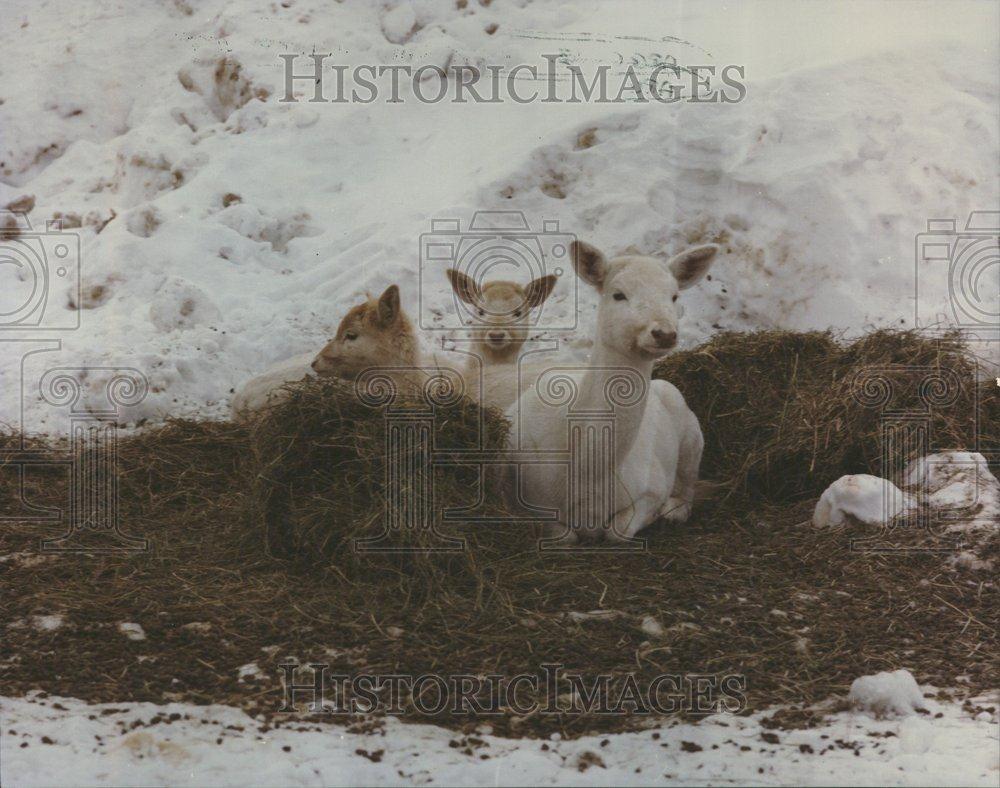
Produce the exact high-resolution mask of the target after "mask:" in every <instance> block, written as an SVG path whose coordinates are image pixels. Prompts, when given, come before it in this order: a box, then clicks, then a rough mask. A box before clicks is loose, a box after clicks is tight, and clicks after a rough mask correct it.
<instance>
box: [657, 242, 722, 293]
mask: <svg viewBox="0 0 1000 788" xmlns="http://www.w3.org/2000/svg"><path fill="white" fill-rule="evenodd" d="M718 251H719V247H718V246H716V245H715V244H705V245H704V246H692V247H691V248H690V249H685V250H684V251H683V252H681V253H680V254H677V255H674V256H673V257H671V258H670V260H669V261H668V262H667V266H668V267H669V268H670V272H671V273H672V274H673V275H674V279H676V280H677V285H678V286H679V287H680V289H681V290H684V289H685V288H688V287H691V285H693V284H697V283H698V281H699V280H700V279H701V278H702V277H703V276H704V275H705V274H706V273H708V269H709V268H711V267H712V262H713V261H714V260H715V254H716V252H718Z"/></svg>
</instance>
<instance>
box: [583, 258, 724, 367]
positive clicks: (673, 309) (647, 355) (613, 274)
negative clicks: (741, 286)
mask: <svg viewBox="0 0 1000 788" xmlns="http://www.w3.org/2000/svg"><path fill="white" fill-rule="evenodd" d="M717 251H718V247H716V246H715V245H713V244H709V245H707V246H699V247H694V248H692V249H688V250H686V251H684V252H681V253H680V254H678V255H676V256H675V257H673V258H671V259H670V260H669V261H668V262H667V263H664V262H663V261H661V260H660V259H659V258H656V257H648V256H644V255H627V256H624V257H618V258H615V259H614V260H611V261H608V260H606V259H605V258H604V255H603V254H601V253H600V252H599V251H598V250H597V249H595V248H594V247H592V246H590V245H589V244H584V243H579V242H577V243H575V244H574V246H573V252H574V265H575V266H576V270H577V274H578V275H579V276H580V277H581V278H582V279H584V280H585V281H586V282H588V283H590V284H591V285H593V286H594V287H595V288H596V289H597V291H598V293H599V294H600V298H601V301H600V307H599V309H598V313H597V339H598V341H599V342H600V343H601V344H602V345H604V346H605V347H608V348H610V349H612V350H614V351H616V352H617V353H620V354H622V355H625V356H633V357H636V358H638V359H643V360H647V361H649V360H655V359H658V358H661V357H663V356H665V355H666V354H667V353H669V352H670V351H671V350H672V349H673V348H674V347H675V346H676V345H677V329H678V321H679V320H680V316H681V311H680V309H679V307H678V304H677V300H678V296H679V294H680V291H681V290H683V289H685V288H687V287H691V286H692V285H693V284H695V283H696V282H697V281H698V280H700V279H701V277H702V276H704V275H705V273H706V272H707V271H708V269H709V267H710V266H711V264H712V260H713V259H714V257H715V254H716V252H717Z"/></svg>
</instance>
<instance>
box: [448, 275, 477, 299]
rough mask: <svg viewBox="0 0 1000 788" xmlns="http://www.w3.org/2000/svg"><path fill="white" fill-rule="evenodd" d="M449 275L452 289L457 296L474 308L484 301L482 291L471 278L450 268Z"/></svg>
mask: <svg viewBox="0 0 1000 788" xmlns="http://www.w3.org/2000/svg"><path fill="white" fill-rule="evenodd" d="M447 273H448V281H449V282H451V289H452V290H454V291H455V295H457V296H458V297H459V298H461V299H462V300H463V301H465V303H467V304H472V305H473V306H475V305H476V304H478V303H479V302H480V301H482V299H483V294H482V291H480V289H479V285H477V284H476V283H475V282H474V281H473V280H472V278H471V277H469V276H466V275H465V274H463V273H462V272H461V271H456V270H455V269H454V268H449V269H448V272H447Z"/></svg>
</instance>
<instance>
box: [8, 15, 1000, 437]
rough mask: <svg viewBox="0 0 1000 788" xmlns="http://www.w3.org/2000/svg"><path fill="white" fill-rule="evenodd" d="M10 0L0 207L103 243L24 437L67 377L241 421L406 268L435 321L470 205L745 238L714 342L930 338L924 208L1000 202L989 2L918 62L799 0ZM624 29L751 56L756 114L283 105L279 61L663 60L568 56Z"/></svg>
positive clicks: (568, 298)
mask: <svg viewBox="0 0 1000 788" xmlns="http://www.w3.org/2000/svg"><path fill="white" fill-rule="evenodd" d="M10 5H11V8H10V9H8V16H9V17H10V18H11V19H17V20H19V24H11V25H6V26H4V29H3V31H2V32H0V44H2V45H3V48H4V52H5V76H6V77H7V79H6V82H5V88H4V95H3V99H4V103H3V104H2V105H0V125H2V127H3V128H4V130H5V134H4V138H3V151H2V153H3V156H2V161H3V164H2V172H0V178H2V183H0V206H2V205H6V204H8V203H9V202H11V201H12V200H16V199H18V198H21V197H24V196H26V195H31V196H32V197H33V198H34V207H33V210H31V212H30V220H31V222H32V224H33V226H34V227H35V228H36V229H37V228H44V226H45V222H46V220H48V219H51V218H53V217H56V216H59V217H61V218H62V219H63V221H64V226H67V227H70V228H72V231H73V232H76V233H78V234H79V235H80V238H81V241H82V260H81V269H82V284H83V293H84V296H85V297H84V298H83V300H82V303H80V304H75V305H74V306H72V307H71V306H69V303H70V300H71V299H70V298H69V296H68V295H67V293H66V292H65V289H64V286H60V288H62V289H60V288H56V289H54V290H53V293H52V295H51V297H52V298H53V299H54V303H55V304H56V308H58V309H60V310H71V311H72V310H76V311H77V312H78V315H73V317H77V316H78V317H79V318H80V321H81V327H80V329H79V330H77V331H75V332H71V333H68V334H63V335H59V337H61V339H62V347H61V348H60V349H59V350H50V351H48V352H44V353H38V354H36V355H34V356H31V357H29V358H28V359H27V362H26V366H25V373H24V374H25V381H26V383H25V386H26V390H25V395H24V396H25V402H24V415H25V426H27V427H29V428H46V429H50V430H54V431H61V430H63V429H65V428H66V424H65V419H64V415H65V414H63V413H62V412H61V411H59V412H56V411H55V409H54V408H52V407H51V406H50V405H48V404H47V403H45V402H43V401H42V400H41V398H40V397H39V396H38V391H37V386H36V385H35V382H36V381H37V380H38V379H39V377H40V374H41V372H42V371H44V369H47V368H49V367H52V366H74V367H77V366H83V365H91V366H92V365H101V366H115V367H120V366H129V367H135V368H138V369H140V370H142V371H143V372H144V373H145V374H146V376H147V377H148V378H149V381H150V391H149V394H148V396H146V398H145V399H144V400H143V402H142V403H140V404H138V405H136V406H133V407H131V408H130V409H129V410H128V411H127V412H126V413H125V418H126V419H128V420H137V419H140V418H150V419H154V420H155V419H161V418H163V417H165V416H167V415H175V416H178V415H192V414H201V415H213V414H217V415H222V414H224V413H225V412H226V407H227V402H228V399H229V397H230V396H231V395H232V393H233V391H234V390H235V389H236V388H237V387H238V386H239V385H240V384H241V383H243V382H244V381H246V380H247V379H249V378H250V377H252V376H254V375H256V374H259V373H260V372H261V371H263V370H264V369H266V368H267V367H268V366H269V365H270V364H272V363H274V362H276V361H280V360H281V359H285V358H289V357H291V356H294V355H297V354H299V353H305V352H309V351H313V352H315V351H316V350H318V349H319V347H321V346H322V344H323V343H324V341H325V340H326V339H327V338H328V337H329V336H330V335H331V334H332V333H333V331H334V329H335V327H336V325H337V322H338V320H339V318H340V317H341V316H342V315H343V314H344V312H345V311H346V309H347V308H348V307H349V306H351V305H353V304H354V303H357V302H359V301H360V300H361V299H362V298H363V297H364V295H365V293H366V291H381V290H382V289H383V288H384V287H385V285H386V284H388V283H389V282H393V281H395V282H398V283H399V284H400V285H401V286H402V288H403V295H404V305H405V306H406V308H407V309H408V310H409V311H410V312H411V313H416V312H417V311H418V310H417V303H418V280H419V276H418V268H419V266H418V260H419V249H420V235H421V234H422V233H426V232H428V231H429V229H430V220H431V219H432V218H435V217H444V218H454V219H460V220H462V222H463V226H465V224H466V223H467V222H468V221H469V219H470V218H471V216H472V213H473V212H474V211H475V210H476V209H487V208H493V209H499V208H502V209H514V210H519V211H523V212H524V213H525V215H526V217H527V218H528V220H529V222H530V223H531V226H532V228H534V229H538V230H541V228H542V223H543V222H544V221H546V220H548V221H558V222H559V223H560V231H561V232H568V233H574V234H576V235H578V236H581V237H585V238H587V239H588V240H590V241H592V242H594V243H596V244H597V245H599V246H602V247H604V248H605V249H606V250H608V251H609V252H616V251H620V250H622V249H624V248H625V247H627V246H630V245H636V246H638V247H639V248H641V249H642V250H644V251H658V252H659V251H663V252H665V253H670V252H675V251H677V250H678V249H679V248H680V247H681V246H683V245H686V244H690V243H696V242H700V241H703V240H718V241H720V242H722V243H723V245H724V249H725V251H726V254H725V255H724V256H723V258H722V259H721V260H720V261H719V262H718V264H717V265H716V267H715V272H714V274H713V278H712V281H710V282H706V283H704V284H703V285H702V286H700V287H699V288H697V289H695V290H694V291H692V292H691V293H690V294H686V295H685V300H686V306H685V308H686V310H687V317H686V318H685V321H684V323H683V324H682V326H681V331H680V336H681V343H682V346H690V345H692V344H694V343H697V342H699V341H701V340H703V339H705V338H706V337H707V336H708V335H709V334H711V333H712V332H714V331H717V330H719V329H737V330H738V329H747V328H758V327H772V326H781V327H787V328H794V329H807V328H822V327H827V326H831V325H832V326H837V327H841V328H845V329H850V330H852V331H854V332H858V331H860V330H862V329H864V328H866V327H868V326H870V325H874V324H879V325H897V326H912V325H913V323H914V320H915V318H916V317H917V316H916V315H915V314H914V309H913V301H912V295H913V292H914V291H913V279H914V263H913V250H914V237H915V235H916V234H917V233H918V232H920V231H923V230H925V229H926V221H927V220H928V219H929V218H956V219H958V220H959V222H960V223H962V222H963V221H964V219H965V217H966V215H967V214H968V213H969V212H970V211H972V210H977V209H983V208H984V207H985V208H989V207H992V206H995V205H996V204H997V202H998V199H1000V190H998V184H997V179H996V177H995V161H994V158H995V157H994V154H995V151H996V149H997V145H998V139H1000V134H998V118H997V115H996V112H995V109H996V106H997V102H998V79H997V74H996V69H995V64H996V59H997V49H996V40H995V37H993V38H989V37H986V36H983V35H980V37H979V38H977V39H976V41H977V43H976V44H975V45H970V43H969V40H970V39H969V38H968V36H969V35H970V33H971V32H972V31H975V30H980V31H982V30H995V28H996V24H995V22H996V19H995V14H996V12H995V9H990V8H988V7H986V6H983V5H982V4H980V5H974V6H968V7H962V8H958V7H956V6H950V7H949V9H948V12H947V13H938V12H934V11H932V10H928V8H927V7H922V8H923V10H922V11H920V12H919V13H918V12H917V11H913V10H911V8H910V7H907V8H905V9H903V8H897V10H896V11H895V12H894V14H895V16H894V17H893V20H894V22H895V21H896V20H897V19H898V20H899V22H900V24H898V25H896V24H894V33H895V34H897V35H898V36H899V38H898V39H897V42H898V45H899V49H895V50H887V49H886V48H885V44H884V40H883V39H882V38H881V37H879V36H873V35H868V34H867V33H865V35H862V36H858V39H859V40H863V42H864V43H863V46H862V45H859V44H858V43H857V41H854V40H853V39H854V37H855V34H857V33H858V32H859V31H867V30H869V29H871V30H881V29H883V27H881V26H880V25H879V24H877V23H876V22H877V20H875V17H876V16H878V14H879V13H881V12H880V11H876V10H875V9H877V8H878V7H877V6H875V5H871V6H870V7H865V6H852V10H851V12H850V13H849V14H841V15H840V16H841V18H842V19H844V20H846V19H848V18H849V19H850V22H851V24H850V29H851V31H852V35H851V36H849V37H848V38H849V39H852V40H851V41H850V42H849V43H845V41H846V39H845V41H840V42H838V45H837V47H834V48H831V46H830V45H829V40H828V37H827V35H826V33H825V32H824V33H823V34H822V35H820V36H819V38H817V35H818V32H817V31H826V30H828V29H829V27H828V26H826V25H817V24H816V21H815V19H814V18H813V17H812V16H810V14H812V15H813V16H815V15H816V14H819V15H820V16H824V15H829V14H827V12H826V11H821V10H818V9H814V10H812V11H810V12H806V11H804V10H802V9H801V8H799V7H797V6H795V4H791V5H781V6H780V7H779V6H777V5H776V6H774V8H773V9H772V8H771V7H770V6H769V7H768V9H766V10H765V9H763V8H762V9H761V10H760V13H762V14H772V13H773V14H775V15H776V18H779V19H780V20H781V22H782V24H776V25H768V24H754V25H748V24H746V21H747V20H746V19H745V18H744V14H745V13H746V12H744V11H734V10H732V9H731V8H728V7H726V6H723V5H721V4H720V5H705V6H701V5H699V6H698V8H689V7H688V5H687V4H677V5H673V4H662V3H648V2H646V3H637V4H635V6H634V13H632V14H614V15H612V14H608V12H607V6H606V4H601V3H598V2H590V1H589V0H587V1H584V2H580V3H574V4H573V5H572V6H569V5H567V4H560V3H532V4H523V3H520V2H514V0H494V2H492V3H491V4H489V5H488V6H484V5H482V4H480V3H475V2H469V3H467V4H464V7H459V6H463V4H456V3H455V2H453V0H447V1H446V0H427V1H426V2H415V3H392V4H385V5H382V4H376V3H369V2H360V0H358V1H356V2H350V1H349V0H348V1H347V2H344V3H324V4H319V5H316V6H315V7H312V6H310V7H308V8H306V7H304V6H301V5H300V4H298V3H287V4H286V3H282V4H273V5H270V6H268V7H267V10H262V7H261V6H260V5H259V4H258V3H257V2H256V0H201V2H197V3H194V2H173V3H169V2H168V3H152V4H146V5H143V6H141V10H140V8H135V9H133V8H131V7H129V9H128V11H127V12H125V11H123V10H122V8H121V7H120V5H119V4H116V3H112V2H110V0H90V2H87V3H78V4H76V5H74V12H73V14H69V15H68V14H65V13H64V12H63V11H62V10H61V9H60V8H58V4H48V5H46V4H38V3H29V2H15V3H12V4H10ZM962 9H965V11H966V12H967V13H965V12H963V10H962ZM755 13H756V12H755ZM734 14H735V16H733V15H734ZM927 14H930V15H931V16H933V17H934V19H935V20H936V21H935V23H934V26H929V25H927V23H926V20H927V18H929V17H927V16H926V15H927ZM922 15H923V16H922ZM834 16H836V15H834ZM609 17H613V18H609ZM985 17H988V18H985ZM109 19H110V20H112V21H113V23H109ZM729 19H734V20H735V21H736V22H739V23H737V24H729V23H728V22H727V21H726V20H729ZM879 19H881V17H879ZM741 20H742V21H741ZM866 20H868V23H866ZM991 22H992V26H991ZM904 23H906V24H904ZM918 23H919V24H918ZM605 28H606V29H609V30H612V31H613V33H615V34H620V35H632V36H648V35H651V34H652V35H654V36H657V35H663V36H666V35H677V34H681V35H684V34H685V33H686V34H688V36H689V37H690V38H692V40H695V39H697V38H698V36H703V37H704V38H705V43H708V44H710V46H711V51H712V56H713V57H714V61H713V62H715V63H718V64H725V63H743V64H745V65H746V66H747V82H748V85H749V91H748V94H747V98H746V100H745V101H744V102H742V103H741V104H734V105H721V106H720V105H692V104H678V105H672V106H665V105H661V104H655V103H654V104H652V105H643V104H630V105H626V106H624V107H622V106H606V105H605V106H595V105H562V106H554V105H544V104H531V105H526V106H515V105H511V104H502V105H479V106H461V105H450V104H446V103H442V104H439V105H423V104H419V103H416V102H412V101H408V102H403V103H401V104H389V105H385V104H380V103H376V104H372V105H366V106H360V105H342V104H329V105H322V104H311V103H308V102H306V101H302V102H299V103H281V102H278V101H277V100H276V98H277V97H278V96H279V95H280V94H281V92H282V90H283V77H282V71H281V67H282V64H281V61H280V59H279V58H278V55H279V54H281V53H282V52H311V51H316V52H327V51H332V52H334V53H335V55H336V57H335V58H334V59H335V60H336V61H337V62H338V63H344V64H348V65H353V64H357V63H361V62H365V61H373V62H376V63H379V62H381V63H397V62H414V63H417V64H420V63H424V62H428V61H434V62H440V64H442V65H443V64H445V63H448V62H452V63H475V62H491V61H492V62H497V63H505V62H514V61H517V60H522V59H523V60H525V61H526V62H539V63H541V62H542V61H541V57H540V56H541V54H542V53H545V52H549V51H551V50H552V49H553V47H556V48H558V47H557V44H558V45H559V46H567V47H568V48H569V51H570V55H572V56H577V57H579V58H581V59H582V58H585V57H591V58H594V57H598V58H603V59H608V58H615V57H616V55H615V52H616V51H617V49H621V48H622V47H625V46H627V47H637V48H639V49H640V50H643V47H645V48H646V49H648V50H650V51H653V50H656V49H663V46H662V42H659V41H656V42H653V43H649V44H648V45H647V44H645V43H643V42H641V41H638V39H635V38H633V39H629V40H628V43H627V44H626V43H623V41H625V39H608V40H609V41H610V43H603V44H593V46H594V47H597V51H592V50H591V49H587V48H586V46H585V45H584V44H579V45H577V44H576V43H573V42H574V41H575V39H576V38H578V37H577V36H574V35H572V34H575V33H578V32H579V31H580V30H598V31H601V30H603V29H605ZM345 31H349V35H350V44H349V45H347V44H346V43H345V42H346V40H347V39H346V38H345V35H347V34H346V33H345ZM522 31H544V32H545V34H546V35H551V36H563V38H562V39H560V41H559V42H553V41H551V40H545V39H544V37H542V38H539V37H537V36H534V35H532V34H528V35H524V34H522ZM747 31H752V35H751V36H750V38H749V39H748V35H750V34H749V33H748V32H747ZM796 31H797V32H796ZM941 31H946V32H944V33H943V32H941ZM948 32H950V33H951V34H952V35H953V36H954V38H955V40H956V43H948V42H947V41H945V40H944V39H945V38H946V37H947V34H948ZM769 36H770V37H771V38H768V37H769ZM935 37H936V38H938V39H941V40H932V39H933V38H935ZM597 38H600V37H599V36H598V37H597ZM750 39H752V41H751V40H750ZM67 41H71V42H72V45H71V46H67ZM698 43H699V42H698V41H697V40H695V44H698ZM678 46H680V45H678ZM845 46H846V47H848V48H847V49H843V47H845ZM577 47H578V49H577ZM616 48H617V49H616ZM705 48H706V47H705V45H704V44H702V46H701V48H700V49H697V51H701V49H705ZM348 49H349V50H350V51H349V52H347V51H346V50H348ZM643 51H645V50H643ZM690 51H692V50H689V49H685V50H684V54H685V57H686V56H687V55H688V54H689V52H690ZM774 51H778V52H780V53H782V54H781V55H780V57H779V56H776V55H774V54H773V52H774ZM769 53H770V54H769ZM647 54H648V53H647ZM508 58H509V60H508ZM776 58H778V60H781V62H778V60H776ZM755 68H756V70H755ZM764 75H766V76H764ZM432 273H433V272H432ZM564 274H565V272H564ZM0 275H4V274H0ZM920 275H921V276H922V277H924V278H925V279H926V281H922V291H921V292H922V293H923V295H924V296H926V298H924V299H923V300H922V302H921V303H922V307H921V308H922V309H924V311H925V312H926V314H924V315H921V317H922V318H923V319H925V320H929V321H933V320H935V319H936V316H937V313H938V312H940V313H942V314H947V313H948V312H949V309H948V293H949V288H948V282H947V277H946V276H944V275H942V274H941V272H937V271H921V272H920ZM567 279H571V277H567ZM428 281H429V282H430V284H429V285H428V286H427V287H426V288H425V291H426V290H427V289H428V288H429V292H425V293H424V296H425V298H424V299H423V301H424V304H425V306H426V308H427V310H429V312H428V314H429V315H430V318H429V319H430V320H431V322H432V323H433V322H434V321H435V320H436V321H438V324H439V325H441V326H442V327H443V326H444V325H445V324H446V322H447V318H449V316H453V315H452V314H451V313H452V312H453V305H452V303H451V296H450V292H449V289H448V287H447V283H446V281H445V279H444V276H443V271H442V272H441V275H440V281H439V282H437V283H436V285H435V284H434V281H435V280H434V277H433V276H431V277H430V279H429V280H428ZM571 284H572V283H571V282H570V281H566V279H564V281H563V282H560V284H559V285H557V288H556V292H555V294H554V296H553V298H552V299H550V304H549V305H548V306H547V309H549V308H550V309H551V315H552V316H553V318H554V319H557V320H563V319H565V318H566V317H567V316H569V315H572V314H573V310H575V309H576V307H577V302H576V296H575V288H573V287H572V286H571ZM0 289H2V287H0ZM581 298H582V301H581V303H580V308H581V311H580V327H579V330H578V332H577V336H578V341H576V342H574V344H573V345H572V348H573V350H574V352H577V353H579V354H583V353H585V352H586V349H587V348H586V345H587V340H586V337H587V336H588V335H589V329H590V327H591V324H592V320H593V311H594V302H593V296H592V294H590V293H586V292H584V293H583V294H582V296H581ZM443 333H444V334H447V332H446V331H445V332H443ZM50 336H52V337H53V338H57V335H50ZM436 338H437V337H435V339H436ZM25 349H26V348H25V347H23V346H20V345H18V346H9V347H6V348H5V350H4V356H3V357H0V390H3V391H4V392H5V393H8V396H6V397H4V398H3V401H2V402H0V420H2V421H6V422H10V423H13V424H17V423H18V422H19V420H20V414H21V407H20V406H21V403H20V402H19V401H17V393H18V392H19V391H20V385H19V378H20V376H21V363H20V359H21V354H22V351H23V350H25Z"/></svg>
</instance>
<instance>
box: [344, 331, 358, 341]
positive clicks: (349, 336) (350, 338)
mask: <svg viewBox="0 0 1000 788" xmlns="http://www.w3.org/2000/svg"><path fill="white" fill-rule="evenodd" d="M357 338H358V332H357V331H348V332H347V333H346V334H344V339H346V340H347V341H348V342H353V341H354V340H355V339H357Z"/></svg>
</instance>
